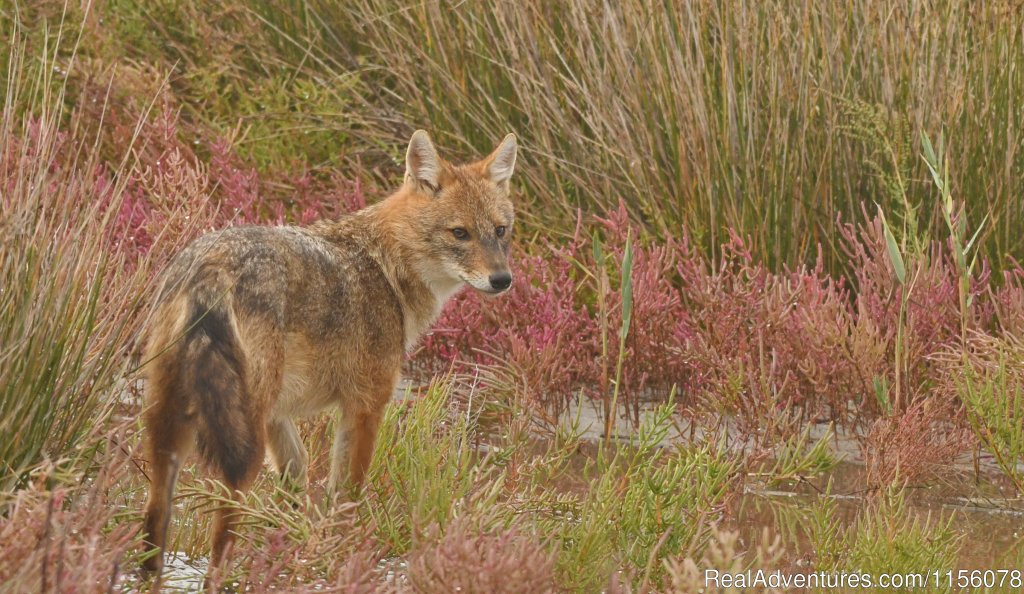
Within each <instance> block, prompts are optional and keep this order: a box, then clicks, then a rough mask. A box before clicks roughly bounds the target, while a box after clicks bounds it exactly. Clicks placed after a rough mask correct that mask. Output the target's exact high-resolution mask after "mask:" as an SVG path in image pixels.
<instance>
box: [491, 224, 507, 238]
mask: <svg viewBox="0 0 1024 594" xmlns="http://www.w3.org/2000/svg"><path fill="white" fill-rule="evenodd" d="M494 234H495V235H497V236H498V239H501V238H502V237H505V225H498V226H497V227H495V228H494Z"/></svg>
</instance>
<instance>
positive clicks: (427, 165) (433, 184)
mask: <svg viewBox="0 0 1024 594" xmlns="http://www.w3.org/2000/svg"><path fill="white" fill-rule="evenodd" d="M405 179H406V180H412V182H413V183H414V184H417V185H419V186H422V187H424V189H426V190H429V191H430V192H431V193H433V192H436V191H437V189H438V187H439V186H440V183H439V182H440V179H441V157H439V156H438V155H437V149H435V148H434V143H433V142H431V141H430V135H429V134H427V132H426V130H417V131H416V132H414V133H413V135H412V138H411V139H410V140H409V149H408V150H407V151H406V152H405Z"/></svg>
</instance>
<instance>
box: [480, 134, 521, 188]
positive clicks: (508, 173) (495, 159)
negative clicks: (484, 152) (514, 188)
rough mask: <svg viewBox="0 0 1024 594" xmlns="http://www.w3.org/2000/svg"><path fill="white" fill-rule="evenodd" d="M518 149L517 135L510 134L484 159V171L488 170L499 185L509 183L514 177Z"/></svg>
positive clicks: (489, 174)
mask: <svg viewBox="0 0 1024 594" xmlns="http://www.w3.org/2000/svg"><path fill="white" fill-rule="evenodd" d="M517 149H518V146H517V144H516V135H515V134H509V135H508V136H506V137H505V139H504V140H502V141H501V144H499V145H498V148H496V149H494V152H493V153H491V154H490V155H489V156H488V157H487V158H486V159H484V171H486V172H487V175H488V176H489V177H490V178H491V181H493V182H494V183H496V184H498V185H499V186H501V185H505V184H507V183H508V180H509V179H510V178H511V177H512V171H514V170H515V168H516V150H517Z"/></svg>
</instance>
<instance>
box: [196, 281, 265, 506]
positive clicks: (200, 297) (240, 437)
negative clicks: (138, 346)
mask: <svg viewBox="0 0 1024 594" xmlns="http://www.w3.org/2000/svg"><path fill="white" fill-rule="evenodd" d="M189 301H190V303H189V314H188V318H187V320H188V321H187V326H186V331H185V337H184V343H183V345H182V359H181V362H182V365H181V367H180V369H181V378H180V380H179V381H180V383H181V386H182V388H184V391H185V393H187V394H189V395H190V397H191V398H192V399H193V402H194V403H195V407H196V412H197V413H198V415H197V416H198V419H197V421H198V422H197V430H198V446H199V453H200V455H202V457H203V458H204V459H205V460H206V461H207V462H208V463H209V464H211V465H212V466H214V467H216V468H217V469H219V470H220V471H221V472H222V473H223V475H224V478H225V479H226V480H227V482H228V485H229V486H232V487H234V486H237V485H239V484H241V483H242V482H243V481H245V479H246V475H247V473H249V472H250V471H251V470H252V468H253V465H252V460H253V458H254V457H257V456H262V450H261V449H260V448H261V446H260V436H259V435H258V433H257V429H256V426H255V423H254V422H253V419H252V410H251V408H252V402H251V400H250V398H249V397H248V396H249V395H248V394H246V363H245V355H244V353H243V351H242V345H241V342H240V338H239V336H238V331H237V325H236V324H235V320H234V312H233V310H232V306H231V297H230V295H227V294H225V292H224V291H211V290H205V291H204V290H201V289H200V290H196V291H195V292H193V293H192V295H191V298H190V300H189Z"/></svg>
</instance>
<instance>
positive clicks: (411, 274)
mask: <svg viewBox="0 0 1024 594" xmlns="http://www.w3.org/2000/svg"><path fill="white" fill-rule="evenodd" d="M515 162H516V139H515V136H513V135H512V134H509V135H508V136H506V137H505V139H504V140H503V141H502V142H501V144H500V145H499V146H498V148H497V149H495V151H494V152H493V153H491V155H490V156H488V157H487V158H485V159H483V160H481V161H478V162H475V163H471V164H468V165H460V166H456V165H452V164H450V163H448V162H446V161H444V160H443V159H441V158H440V157H439V156H438V154H437V150H436V149H435V148H434V145H433V144H432V143H431V141H430V137H429V136H428V135H427V133H426V132H424V131H422V130H420V131H417V132H416V133H415V134H413V135H412V139H411V140H410V142H409V149H408V151H407V153H406V173H405V182H404V183H403V185H402V187H401V188H400V189H399V190H398V191H397V192H395V193H394V194H392V195H391V196H390V197H388V198H387V199H385V200H383V201H382V202H380V203H378V204H375V205H373V206H370V207H368V208H365V209H363V210H361V211H359V212H357V213H355V214H352V215H349V216H346V217H343V218H342V219H340V220H338V221H321V222H318V223H316V224H314V225H312V226H310V227H308V228H300V227H235V228H230V229H224V230H221V231H216V232H213V233H209V234H207V235H204V236H203V237H200V238H199V239H198V240H196V241H194V242H193V243H192V244H191V245H189V246H188V247H187V248H186V249H185V250H183V251H182V252H181V253H180V254H179V255H178V256H177V258H176V259H175V260H174V261H173V262H172V264H171V265H170V266H169V267H168V269H167V271H166V273H165V274H164V276H163V280H162V283H163V284H162V286H161V288H160V292H159V294H158V297H157V302H156V309H155V313H154V317H153V322H152V325H151V326H150V328H149V333H148V339H147V343H146V352H145V358H146V360H147V361H150V363H149V364H148V366H147V376H148V381H147V384H146V388H147V400H148V407H147V409H146V411H145V413H144V415H145V426H146V447H147V453H148V456H149V461H150V464H151V467H152V474H151V477H150V480H151V485H150V491H149V500H148V502H147V504H146V520H145V522H146V525H145V530H146V546H147V548H148V549H149V550H152V549H157V550H158V551H159V552H157V553H156V554H154V555H153V556H152V557H151V558H149V559H148V560H147V561H146V568H147V569H149V570H151V571H156V572H159V571H160V569H161V568H162V566H163V547H164V545H165V543H166V542H167V525H168V520H169V516H170V510H171V497H172V494H173V492H174V482H175V478H176V476H177V473H178V469H179V467H180V466H181V463H182V461H183V460H184V459H185V457H186V456H187V455H188V453H189V452H190V451H191V450H192V448H193V446H195V445H198V446H199V453H200V455H201V456H202V458H203V459H205V461H206V462H207V463H208V464H209V465H210V466H211V467H212V468H214V469H216V470H217V471H218V473H219V474H220V476H221V477H222V478H223V480H224V482H225V483H226V485H227V486H228V487H229V488H231V489H232V492H233V493H237V492H238V491H239V490H244V489H246V488H247V487H248V486H249V484H250V483H251V482H252V480H253V479H254V478H255V476H256V474H257V472H258V471H259V468H260V466H261V465H262V462H263V456H264V453H265V451H266V450H267V449H269V451H270V454H271V457H272V458H273V461H274V464H275V466H276V468H277V469H278V470H279V471H280V472H282V473H283V474H284V475H285V476H286V477H288V478H290V479H291V480H294V481H296V482H299V483H300V484H304V483H305V478H306V452H305V450H304V449H303V447H302V443H301V442H300V440H299V436H298V433H297V431H296V429H295V424H294V422H293V419H295V418H296V417H302V416H306V415H311V414H314V413H317V412H319V411H322V410H324V409H327V408H329V407H332V406H333V407H335V408H336V409H337V410H338V412H339V413H340V418H339V419H338V422H337V434H336V436H335V441H334V450H333V458H332V463H331V475H330V483H329V489H330V491H332V492H333V491H335V490H336V489H338V488H342V487H346V486H349V487H353V488H358V486H359V485H361V484H362V481H363V478H364V476H365V475H366V468H367V466H368V465H369V463H370V458H371V455H372V453H373V445H374V440H375V439H376V436H377V428H378V426H379V424H380V421H381V416H382V414H383V410H384V406H385V405H386V404H387V402H388V400H389V399H390V398H391V395H392V393H393V391H394V389H395V385H396V383H397V381H398V376H399V371H400V368H401V366H402V359H403V355H404V353H405V351H406V350H408V349H409V348H410V347H412V346H413V345H414V344H415V343H416V341H417V340H418V338H419V337H420V335H422V334H423V332H424V331H426V330H427V329H428V328H429V327H430V325H431V324H432V323H433V321H434V319H435V318H436V317H437V315H438V313H439V312H440V311H441V307H442V306H443V305H444V303H445V301H446V300H447V299H448V298H449V297H451V296H452V295H453V294H454V293H455V292H456V291H458V290H459V289H460V288H461V287H462V286H463V285H465V284H469V285H470V286H472V287H473V288H474V289H476V290H478V291H481V292H483V293H489V294H497V293H502V292H504V291H505V290H507V289H508V288H509V286H510V285H511V284H512V275H511V273H510V272H509V268H508V250H509V240H510V239H511V232H512V221H513V218H514V217H513V210H512V202H511V201H510V199H509V178H510V177H511V176H512V170H513V168H514V167H515ZM216 514H217V515H216V518H215V521H214V525H213V534H212V559H211V561H212V564H213V566H214V567H216V566H217V565H218V564H219V563H220V562H221V561H222V560H223V558H224V553H225V549H226V547H227V546H228V544H229V542H230V541H231V539H232V528H233V526H232V525H233V523H234V521H233V518H232V513H231V511H230V510H220V511H217V512H216Z"/></svg>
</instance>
